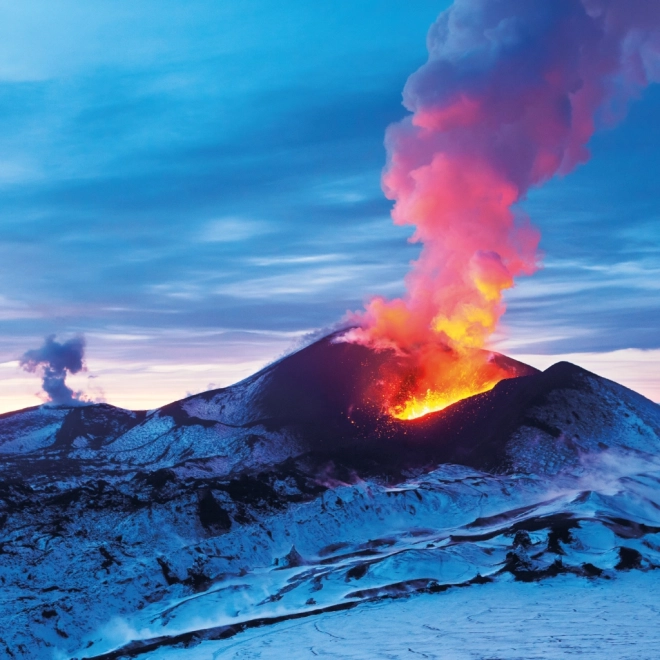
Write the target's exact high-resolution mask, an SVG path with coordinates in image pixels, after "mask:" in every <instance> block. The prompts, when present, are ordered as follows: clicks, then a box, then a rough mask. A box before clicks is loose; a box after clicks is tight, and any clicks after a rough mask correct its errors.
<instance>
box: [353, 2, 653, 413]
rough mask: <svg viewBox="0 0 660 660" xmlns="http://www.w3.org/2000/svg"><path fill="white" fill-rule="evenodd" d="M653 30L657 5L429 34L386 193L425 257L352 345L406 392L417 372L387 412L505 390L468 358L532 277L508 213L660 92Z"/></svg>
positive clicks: (620, 5) (448, 25) (529, 17)
mask: <svg viewBox="0 0 660 660" xmlns="http://www.w3.org/2000/svg"><path fill="white" fill-rule="evenodd" d="M659 26H660V2H656V1H655V0H455V2H454V4H453V6H452V7H451V8H450V9H448V10H447V11H446V12H444V13H443V14H441V15H440V17H439V18H438V20H437V21H436V23H435V24H434V25H433V26H432V27H431V30H430V32H429V35H428V44H427V45H428V51H429V59H428V61H427V63H426V64H424V65H423V66H422V67H421V68H420V69H419V70H418V71H416V72H415V73H414V74H413V75H412V76H410V78H409V79H408V82H407V84H406V86H405V89H404V93H403V102H404V106H405V107H406V108H407V109H408V110H410V112H411V113H412V115H409V116H408V117H406V118H405V119H404V120H402V121H401V122H399V123H397V124H394V125H392V126H390V127H389V128H388V130H387V135H386V147H387V152H388V162H387V166H386V168H385V171H384V174H383V179H382V184H383V189H384V191H385V194H386V196H387V197H388V198H389V199H392V200H394V202H395V204H394V208H393V211H392V217H393V220H394V222H395V223H396V224H399V225H414V226H415V232H414V234H413V238H412V240H413V241H417V242H421V243H422V250H421V254H420V257H419V259H418V260H417V261H415V262H414V263H413V264H412V270H411V272H410V273H409V275H408V276H407V278H406V289H407V292H406V294H405V295H404V296H403V297H402V298H398V299H395V300H385V299H383V298H380V297H376V298H374V299H372V300H371V301H370V302H369V303H368V304H367V306H366V309H365V311H364V312H362V313H361V314H359V315H357V322H358V323H359V325H360V328H358V329H357V330H354V331H352V332H351V333H349V335H348V337H347V339H348V340H349V341H356V342H360V343H364V344H367V345H370V346H374V347H377V348H379V347H380V348H383V347H390V348H394V349H396V350H397V351H398V352H399V353H400V354H403V355H407V356H408V357H409V359H410V361H411V364H413V365H414V366H413V372H414V374H413V375H414V377H413V378H412V380H414V382H415V384H414V385H413V386H411V385H410V382H411V376H410V374H408V375H406V376H405V377H403V376H402V379H401V382H400V383H399V384H396V383H395V384H392V383H389V385H388V387H389V392H390V394H389V395H388V396H390V398H391V397H392V396H394V398H395V399H398V403H396V405H395V406H394V412H395V414H400V416H415V415H413V414H412V413H411V411H410V410H408V411H407V412H406V406H407V405H408V404H405V405H404V403H402V401H401V398H402V397H403V398H404V399H406V397H407V398H408V403H410V402H412V403H414V406H416V409H417V410H418V411H422V412H424V411H426V412H428V410H429V409H438V408H440V407H443V405H446V404H447V400H448V399H447V397H444V398H443V396H442V394H443V392H446V391H447V389H448V387H449V384H450V383H451V385H452V387H454V389H456V385H457V383H458V384H459V385H460V387H458V390H460V391H463V390H466V388H467V389H471V390H472V391H469V392H467V390H466V394H472V393H475V392H477V391H483V390H484V389H489V388H490V387H492V386H493V385H494V384H495V383H496V382H497V381H498V380H501V379H502V378H503V377H506V376H507V375H506V374H505V373H503V372H502V373H500V372H499V371H498V369H497V368H496V367H493V365H492V361H489V354H488V353H487V352H484V351H478V350H476V349H481V348H483V347H487V343H488V339H489V337H490V336H491V334H492V332H493V331H494V329H495V328H496V326H497V323H498V321H499V319H500V317H501V316H502V314H503V313H504V304H503V300H502V296H503V292H504V290H505V289H508V288H510V287H512V286H513V284H514V279H515V278H516V277H517V276H520V275H529V274H531V273H533V272H534V270H535V269H536V268H537V245H538V241H539V234H538V232H537V231H536V230H535V229H534V228H533V227H532V226H531V225H530V223H529V221H528V219H527V218H526V217H525V215H524V214H523V213H522V212H521V210H520V209H519V208H517V206H516V205H517V203H518V202H520V201H521V200H522V199H524V197H525V195H526V193H527V191H528V190H529V189H530V187H532V186H538V185H540V184H542V183H543V182H545V181H547V180H548V179H550V178H551V177H553V176H555V175H557V174H559V175H563V174H567V173H568V172H570V171H571V170H572V169H574V168H575V167H576V166H577V165H579V164H580V163H584V162H585V161H586V160H587V159H588V158H589V152H588V149H587V146H586V145H587V142H588V141H589V139H590V138H591V136H592V134H593V133H594V130H595V128H596V125H597V124H612V123H614V122H615V121H616V120H617V119H620V118H621V117H622V116H623V114H624V113H625V109H626V105H627V103H628V101H629V100H630V99H631V98H634V97H635V96H637V95H638V94H639V93H640V91H641V90H642V88H643V87H644V86H646V85H647V84H648V83H649V82H651V81H657V80H658V78H659V77H660V75H659V74H660V67H659V65H658V60H659V54H660V29H659ZM403 381H406V383H408V384H407V385H405V386H404V384H403ZM399 385H400V386H401V387H399ZM463 385H465V387H463ZM402 387H403V390H405V392H403V393H402V390H401V388H402ZM458 390H457V391H456V392H455V393H454V395H452V396H450V397H449V399H451V398H453V400H456V396H457V395H458V394H459V392H458ZM466 394H464V395H466ZM434 397H435V403H431V404H430V405H427V404H429V401H430V399H433V398H434ZM458 398H461V396H458ZM443 402H444V403H443ZM449 402H451V401H449Z"/></svg>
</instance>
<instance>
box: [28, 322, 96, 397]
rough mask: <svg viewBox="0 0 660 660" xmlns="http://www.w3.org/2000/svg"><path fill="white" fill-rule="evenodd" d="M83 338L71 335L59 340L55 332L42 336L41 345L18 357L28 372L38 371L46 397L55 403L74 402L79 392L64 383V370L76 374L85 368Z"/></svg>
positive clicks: (65, 372)
mask: <svg viewBox="0 0 660 660" xmlns="http://www.w3.org/2000/svg"><path fill="white" fill-rule="evenodd" d="M84 357H85V338H84V337H82V336H77V337H73V338H72V339H69V340H68V341H65V342H62V343H59V342H58V341H56V340H55V335H50V336H49V337H46V339H45V340H44V344H43V346H42V347H41V348H37V349H33V350H31V351H27V352H26V353H25V354H24V355H23V356H22V357H21V359H20V365H21V367H23V369H25V371H29V372H31V373H34V372H37V371H39V372H41V374H42V378H43V384H42V387H43V390H44V392H45V393H46V395H47V396H48V400H49V401H50V402H51V403H55V404H77V403H80V402H81V399H80V394H79V393H77V392H74V391H73V390H72V389H71V388H70V387H68V386H67V384H66V382H65V381H66V377H67V374H77V373H78V372H79V371H83V370H84V369H85V362H84Z"/></svg>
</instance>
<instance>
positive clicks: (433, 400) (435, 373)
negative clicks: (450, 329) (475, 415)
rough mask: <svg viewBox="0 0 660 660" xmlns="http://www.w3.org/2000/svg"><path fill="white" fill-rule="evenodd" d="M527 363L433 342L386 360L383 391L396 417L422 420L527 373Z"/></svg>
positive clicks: (383, 398)
mask: <svg viewBox="0 0 660 660" xmlns="http://www.w3.org/2000/svg"><path fill="white" fill-rule="evenodd" d="M521 368H523V369H524V368H525V367H524V366H523V365H519V363H516V362H515V361H512V360H507V359H506V358H503V357H502V356H498V355H497V354H494V353H491V352H489V351H486V350H481V349H477V348H465V347H462V348H460V349H457V348H449V347H448V346H447V345H446V344H442V343H439V342H438V343H431V344H426V345H424V346H421V347H417V349H416V350H415V351H414V352H413V353H409V354H399V356H398V359H394V360H392V361H388V362H387V363H385V364H384V365H383V367H382V370H381V380H380V383H379V391H378V393H377V396H378V399H379V400H380V401H381V402H382V405H383V407H384V410H385V411H386V412H387V413H388V414H389V415H391V416H392V417H394V418H396V419H400V420H411V419H417V418H419V417H423V416H424V415H428V414H429V413H433V412H437V411H439V410H443V409H444V408H447V407H448V406H450V405H452V404H454V403H456V402H458V401H461V400H462V399H466V398H468V397H470V396H474V395H475V394H481V393H483V392H487V391H489V390H491V389H493V387H495V385H497V383H499V382H500V381H501V380H504V379H506V378H513V377H516V376H520V375H523V372H522V371H521Z"/></svg>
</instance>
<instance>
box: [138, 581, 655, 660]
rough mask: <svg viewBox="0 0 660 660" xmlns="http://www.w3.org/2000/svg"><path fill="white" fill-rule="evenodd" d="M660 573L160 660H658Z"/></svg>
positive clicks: (358, 618)
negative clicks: (580, 659)
mask: <svg viewBox="0 0 660 660" xmlns="http://www.w3.org/2000/svg"><path fill="white" fill-rule="evenodd" d="M658 590H660V571H658V572H654V573H648V574H644V573H639V572H631V573H628V574H624V575H619V576H617V577H616V578H614V579H611V580H595V579H589V578H587V579H585V578H579V577H573V576H563V577H556V578H554V579H552V580H549V581H545V582H541V583H520V582H515V581H513V580H506V581H502V582H498V583H491V584H482V585H474V586H472V587H470V588H468V589H458V588H456V589H451V590H449V591H447V592H445V593H442V594H427V595H420V596H410V597H408V598H405V599H404V600H390V601H383V602H379V603H373V604H367V605H363V606H361V607H359V608H357V609H355V610H351V611H347V612H333V613H328V614H325V615H324V616H322V617H318V618H314V619H303V620H298V621H294V622H286V623H280V624H276V625H274V626H272V627H270V628H265V629H256V630H250V631H248V632H246V633H244V634H243V635H241V636H239V637H237V638H234V639H232V640H228V641H225V642H204V643H202V644H200V645H199V646H198V647H197V648H194V649H180V650H174V649H168V650H162V651H159V652H155V653H154V654H153V655H151V656H150V657H151V658H152V659H153V660H184V659H185V660H218V659H219V658H236V659H237V660H238V659H239V658H261V659H262V660H276V659H278V660H279V659H280V658H288V659H289V660H298V659H300V660H303V659H305V660H306V659H307V658H314V657H326V658H346V659H347V660H349V659H350V660H370V659H372V658H373V659H376V658H383V659H387V660H395V659H396V660H398V659H399V658H400V659H401V660H413V659H414V658H438V659H442V660H536V659H539V660H541V659H543V660H559V659H563V658H574V657H580V658H589V659H592V658H593V659H594V660H596V659H598V660H603V659H606V658H607V659H611V660H619V659H620V660H623V659H624V658H625V659H630V660H655V659H656V658H658V654H659V652H660V651H659V650H660V603H659V602H658V597H657V594H658Z"/></svg>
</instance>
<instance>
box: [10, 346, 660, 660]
mask: <svg viewBox="0 0 660 660" xmlns="http://www.w3.org/2000/svg"><path fill="white" fill-rule="evenodd" d="M339 339H340V338H339V337H338V336H337V335H331V336H329V337H326V338H324V339H321V340H320V341H317V342H316V343H314V344H311V345H309V346H307V347H305V348H303V349H302V350H300V351H298V352H296V353H294V354H292V355H289V356H287V357H285V358H283V359H281V360H279V361H277V362H275V363H273V364H271V365H270V366H268V367H266V368H265V369H264V370H262V371H260V372H259V373H257V374H255V375H254V376H252V377H250V378H247V379H246V380H244V381H242V382H240V383H237V384H236V385H233V386H231V387H228V388H224V389H219V390H212V391H209V392H205V393H203V394H198V395H195V396H191V397H188V398H186V399H183V400H181V401H176V402H174V403H171V404H168V405H166V406H163V407H162V408H159V409H156V410H152V411H147V412H145V411H129V410H122V409H119V408H115V407H113V406H110V405H106V404H95V405H88V406H75V407H67V406H55V407H49V406H41V407H35V408H29V409H25V410H21V411H17V412H14V413H8V414H5V415H2V416H1V417H0V455H1V456H2V461H1V462H0V478H1V481H0V502H1V503H2V504H1V509H0V526H1V528H2V541H1V544H0V548H1V551H0V579H2V582H3V586H4V588H5V589H6V590H7V593H10V594H12V595H11V597H10V598H8V599H4V600H2V601H1V602H0V609H1V610H2V614H1V615H0V616H2V620H3V621H11V622H12V625H11V626H6V627H5V628H4V629H3V631H2V632H0V649H5V652H6V654H7V657H26V658H33V657H51V656H53V657H76V658H83V657H84V658H92V657H97V658H123V657H140V656H142V657H163V658H170V657H172V658H174V657H179V654H180V653H181V654H183V655H180V657H212V654H213V653H216V652H217V653H222V652H224V651H223V649H227V648H229V647H227V646H226V645H227V644H228V643H229V642H228V641H227V640H232V641H231V644H239V645H240V644H246V645H247V646H246V648H248V647H249V648H253V647H252V646H250V645H251V644H252V645H254V644H257V645H258V644H260V642H258V641H255V639H256V638H254V637H252V636H251V635H252V633H251V632H250V631H252V630H256V629H257V628H259V629H261V630H262V633H261V634H262V636H263V635H266V636H267V635H268V634H270V633H267V632H265V633H264V632H263V630H272V631H273V633H272V634H273V635H278V634H280V633H278V632H277V631H278V630H280V628H279V627H278V626H281V625H283V624H284V623H285V622H287V621H293V620H297V619H307V618H310V620H315V621H317V622H318V621H329V619H328V618H327V617H331V616H333V613H337V612H343V611H348V610H356V611H357V609H359V612H360V614H359V616H360V617H367V619H368V618H369V616H371V614H369V613H370V612H372V613H373V612H375V611H376V610H372V609H369V608H372V607H374V606H375V604H378V603H384V602H388V603H389V602H394V601H397V602H398V600H397V599H403V600H405V601H406V602H409V599H411V598H425V599H430V600H429V604H428V607H431V608H434V607H436V608H437V607H439V608H442V607H443V602H444V601H442V598H443V597H444V595H445V594H444V592H445V591H447V590H451V589H453V588H454V587H457V586H470V589H471V590H472V591H473V592H474V593H477V592H478V590H480V589H496V588H499V587H497V585H500V584H505V583H508V582H507V581H509V582H510V581H511V580H513V583H524V582H532V581H535V582H539V583H540V584H545V583H546V582H545V581H546V579H548V578H550V577H558V576H559V577H562V576H563V577H562V579H565V580H566V579H569V578H571V579H576V580H578V579H579V580H598V579H601V578H608V577H609V578H613V577H616V576H617V575H620V574H622V572H626V571H630V570H633V571H638V572H639V571H642V572H643V571H647V570H649V569H651V568H654V567H658V566H660V541H658V540H657V539H659V538H660V514H659V513H658V512H659V511H660V486H659V485H658V484H660V464H658V460H657V458H656V456H657V454H658V449H659V448H660V406H658V405H657V404H655V403H653V402H651V401H649V400H647V399H645V398H644V397H642V396H640V395H639V394H636V393H635V392H632V391H631V390H628V389H627V388H625V387H622V386H620V385H618V384H616V383H614V382H612V381H609V380H606V379H604V378H601V377H599V376H597V375H595V374H592V373H590V372H588V371H585V370H584V369H581V368H580V367H577V366H575V365H572V364H569V363H566V362H562V363H558V364H555V365H554V366H552V367H550V368H549V369H547V370H546V371H544V372H540V371H538V370H536V369H533V368H532V367H529V366H527V365H524V364H521V363H519V362H516V361H515V360H512V359H510V358H507V357H505V356H502V355H498V354H492V355H490V356H489V358H488V359H491V360H495V361H497V363H498V366H499V367H500V368H502V369H504V370H506V372H507V373H508V374H509V375H510V377H509V378H507V379H505V380H502V381H501V382H499V383H498V384H497V385H496V386H495V387H494V388H493V389H492V390H490V391H488V392H484V393H481V394H478V395H475V396H472V397H469V398H467V399H464V400H462V401H459V402H457V403H455V404H453V405H451V406H449V407H447V408H446V409H444V410H442V411H439V412H435V413H431V414H429V415H426V416H424V417H420V418H418V419H414V420H407V421H403V420H398V419H396V418H394V417H392V416H391V415H388V414H387V411H385V410H383V409H382V407H380V406H379V405H378V402H377V400H376V399H374V395H373V392H374V389H373V386H374V383H376V384H377V383H378V379H379V378H381V377H382V374H383V373H384V370H385V371H387V370H388V369H391V368H393V366H392V365H394V366H396V368H398V369H405V368H406V364H405V358H402V357H401V356H399V355H397V354H395V353H393V352H392V351H374V350H372V349H369V348H367V347H365V346H361V345H356V344H351V343H346V342H342V341H339ZM601 582H602V580H601ZM601 582H599V584H601ZM602 584H605V582H602ZM489 585H490V586H489ZM493 585H494V586H493ZM571 588H572V587H571ZM393 599H394V601H393ZM606 600H607V598H606ZM415 602H421V601H415ZM410 607H412V605H411V606H410ZM356 608H357V609H356ZM396 611H397V612H398V610H396ZM597 614H598V613H594V617H595V618H597ZM356 616H357V615H356ZM416 616H417V615H416ZM413 623H414V620H413V619H405V617H404V618H403V619H401V620H399V622H398V624H397V625H400V626H401V631H404V630H407V628H406V626H411V625H413ZM301 625H302V624H301ZM315 630H316V629H315ZM282 634H284V633H282ZM310 634H312V633H310ZM315 634H316V633H313V635H315ZM402 634H403V633H402ZM406 634H408V633H406ZM410 634H412V633H410ZM277 639H279V637H277V638H273V640H274V642H273V643H275V642H277ZM315 639H316V638H315ZM241 640H243V641H241ZM273 640H271V641H273ZM315 643H320V642H319V640H316V642H315ZM223 645H224V646H223ZM276 645H277V644H275V646H276ZM191 648H195V649H197V650H196V651H195V653H199V655H194V656H193V655H185V654H186V653H192V651H191V650H190V649H191ZM255 648H256V647H255ZM259 648H260V650H259V652H260V653H262V654H263V653H264V648H261V647H259ZM420 648H421V647H420ZM184 649H185V650H184ZM204 649H210V650H209V651H208V654H207V655H204V653H206V651H204ZM450 651H451V649H449V650H448V651H447V652H450ZM246 652H247V651H246ZM420 652H423V651H420ZM531 652H532V651H530V653H531ZM346 653H348V651H346ZM57 654H59V656H57ZM155 654H157V655H155ZM340 656H341V657H349V655H341V654H340ZM215 657H217V656H215ZM263 657H277V655H270V656H269V655H268V654H267V653H266V654H265V655H263ZM293 657H298V656H296V655H295V654H294V656H293ZM300 657H307V656H305V654H304V653H303V652H301V654H300ZM335 657H337V656H335ZM356 657H357V656H356ZM360 657H362V656H360ZM364 657H368V656H364Z"/></svg>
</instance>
